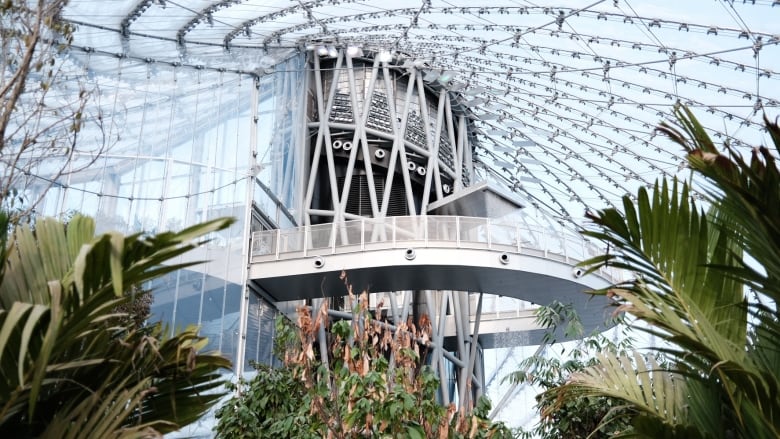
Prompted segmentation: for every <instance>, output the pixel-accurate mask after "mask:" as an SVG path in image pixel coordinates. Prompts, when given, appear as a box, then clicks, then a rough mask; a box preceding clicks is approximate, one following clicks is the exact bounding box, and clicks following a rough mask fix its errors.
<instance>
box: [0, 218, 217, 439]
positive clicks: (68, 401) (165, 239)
mask: <svg viewBox="0 0 780 439" xmlns="http://www.w3.org/2000/svg"><path fill="white" fill-rule="evenodd" d="M4 220H5V221H7V217H5V218H4ZM231 222H232V220H227V219H219V220H213V221H210V222H207V223H204V224H201V225H197V226H193V227H190V228H187V229H184V230H182V231H180V232H175V233H174V232H167V233H161V234H158V235H154V236H148V235H143V234H136V235H131V236H123V235H121V234H119V233H107V234H104V235H101V236H97V237H96V236H95V234H94V233H95V232H94V230H95V225H94V222H93V221H92V219H90V218H87V217H82V216H78V215H77V216H75V217H73V218H72V219H71V220H70V221H69V223H68V224H67V227H65V226H64V225H63V224H62V223H61V222H59V221H57V220H53V219H48V218H43V219H38V220H37V221H36V222H35V227H34V229H32V228H31V227H30V226H29V225H21V226H18V227H16V228H15V229H14V230H13V232H12V233H11V234H10V235H8V236H7V237H6V235H5V234H4V233H0V237H1V238H2V239H3V240H6V239H7V245H3V246H2V252H3V254H2V256H3V258H2V262H3V263H2V265H1V266H2V272H0V276H1V277H0V374H1V375H2V377H1V379H0V436H2V437H15V438H25V437H40V438H54V437H56V438H97V437H100V438H108V437H113V438H119V437H155V436H159V435H161V434H164V433H167V432H171V431H175V430H177V429H179V428H180V427H181V426H184V425H186V424H188V423H190V422H193V421H194V420H196V419H198V418H199V417H200V416H201V415H202V414H203V413H205V411H206V410H207V409H208V408H209V407H210V406H211V405H212V404H213V403H215V402H216V401H217V400H218V398H219V397H220V394H219V393H218V392H217V391H216V390H217V389H218V388H219V387H221V386H222V385H223V384H224V381H223V380H221V379H220V374H219V370H220V369H222V368H229V367H230V362H229V361H228V360H227V359H225V358H223V357H221V356H219V355H218V354H215V353H202V352H200V350H201V349H203V348H204V347H205V345H206V341H207V340H206V339H205V338H203V337H200V336H198V334H197V331H196V330H195V329H194V328H187V329H185V330H183V331H181V332H179V333H178V334H176V335H170V331H169V330H167V329H166V328H164V327H163V326H162V325H160V324H152V325H146V326H142V327H138V326H136V325H129V326H128V325H127V324H126V323H127V320H126V319H125V317H126V316H125V315H124V314H123V313H121V312H118V311H116V309H117V307H118V306H120V305H122V304H125V303H127V302H128V301H129V300H132V297H131V295H130V294H126V293H128V292H130V291H133V289H134V288H136V287H137V286H139V285H141V284H143V283H144V282H146V281H149V280H151V279H154V278H156V277H158V276H161V275H164V274H166V273H169V272H171V271H174V270H177V269H180V268H182V267H185V266H189V265H192V263H179V264H177V263H171V261H172V260H173V259H174V258H176V257H178V256H180V255H182V254H183V253H185V252H187V251H188V250H190V249H192V248H194V247H195V246H197V245H200V244H202V243H203V242H205V239H204V238H203V237H204V235H206V234H207V233H209V232H213V231H216V230H220V229H223V228H225V227H227V226H228V225H229V224H230V223H231Z"/></svg>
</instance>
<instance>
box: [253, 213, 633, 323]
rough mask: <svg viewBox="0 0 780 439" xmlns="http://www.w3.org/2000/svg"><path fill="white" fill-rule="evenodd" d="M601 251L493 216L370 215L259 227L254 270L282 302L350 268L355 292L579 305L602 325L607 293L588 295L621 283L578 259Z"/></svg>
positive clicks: (336, 290)
mask: <svg viewBox="0 0 780 439" xmlns="http://www.w3.org/2000/svg"><path fill="white" fill-rule="evenodd" d="M601 253H602V251H601V250H599V249H598V248H597V247H595V246H593V245H592V244H590V243H588V242H587V241H585V240H584V239H582V238H581V237H580V236H579V235H575V234H561V233H560V232H558V231H555V232H553V231H552V230H546V229H542V228H537V227H532V226H528V225H525V224H520V223H514V224H511V223H506V222H499V221H495V220H491V219H489V218H474V217H461V216H414V217H411V216H407V217H387V218H384V219H373V218H364V219H358V220H352V221H345V222H341V223H328V224H320V225H314V226H305V227H298V228H294V229H286V230H268V231H261V232H256V233H254V234H253V236H252V257H251V263H250V270H249V276H250V278H251V279H253V280H254V281H255V282H256V283H257V284H258V285H259V286H260V287H262V288H263V289H264V290H265V291H266V292H267V293H268V294H270V295H271V296H272V297H273V298H274V299H276V300H300V299H310V298H318V297H335V296H342V295H344V294H346V288H345V285H344V280H342V279H341V274H342V272H346V274H347V276H348V282H349V283H350V284H351V285H352V286H353V289H354V290H355V291H361V290H363V289H368V290H369V291H371V292H382V291H403V290H457V291H469V292H483V293H491V294H498V295H503V296H509V297H514V298H518V299H522V300H526V301H529V302H533V303H537V304H546V303H550V302H551V301H553V300H559V301H562V302H572V303H574V304H575V306H576V307H577V308H578V309H579V310H580V315H581V316H582V317H583V320H584V321H587V320H593V323H594V324H595V325H598V324H599V323H602V322H603V321H604V315H605V312H609V310H606V309H605V308H604V305H605V304H606V302H605V299H603V298H595V299H594V298H592V296H590V295H588V294H584V293H585V292H586V291H587V290H589V289H594V288H603V287H606V286H608V285H610V284H612V283H614V282H615V281H617V280H618V279H617V278H616V273H613V272H610V271H604V270H602V271H599V272H596V273H591V274H588V275H584V276H583V275H582V270H581V269H578V268H575V265H576V264H577V263H578V262H580V261H581V260H583V259H586V258H588V257H592V256H595V255H598V254H601ZM584 323H587V322H584ZM587 326H590V325H587V324H586V327H587Z"/></svg>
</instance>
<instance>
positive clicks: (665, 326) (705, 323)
mask: <svg viewBox="0 0 780 439" xmlns="http://www.w3.org/2000/svg"><path fill="white" fill-rule="evenodd" d="M676 116H677V119H678V123H677V124H676V125H672V124H662V126H661V127H660V128H659V130H660V131H661V132H662V133H664V134H666V135H667V136H668V137H669V138H670V139H672V140H673V141H675V142H676V143H678V144H679V145H681V146H682V147H683V148H684V149H685V152H686V153H687V157H688V164H689V166H690V168H691V170H692V172H693V177H692V183H693V184H697V186H696V187H697V188H698V190H699V192H700V193H703V194H704V196H705V198H706V201H707V203H708V205H709V206H710V207H709V211H708V212H705V211H704V210H703V209H702V208H701V207H699V206H698V205H697V204H696V202H695V201H694V200H693V199H692V197H691V195H690V189H689V185H688V184H685V183H679V182H676V181H672V182H667V181H661V182H660V183H659V184H657V185H656V186H655V188H654V189H653V190H652V192H648V191H646V190H644V189H642V190H640V191H639V194H638V202H637V203H636V204H634V203H632V202H631V200H630V199H629V198H628V197H625V198H624V206H623V212H622V213H621V212H618V211H617V210H614V209H607V210H603V211H600V212H598V213H595V214H593V215H590V219H591V221H592V222H593V227H592V228H591V229H589V230H587V231H586V232H584V233H585V234H586V235H588V236H591V237H593V238H596V239H599V240H601V241H603V242H605V243H607V244H608V245H609V246H610V247H611V248H612V249H613V251H612V252H610V253H609V254H607V255H603V256H601V257H598V258H595V259H591V260H589V261H586V262H584V263H583V264H584V265H585V266H586V267H588V269H589V270H595V269H598V268H600V267H602V266H604V265H608V266H613V267H617V268H622V269H625V270H628V271H630V272H632V273H633V275H634V276H633V278H632V279H631V280H629V281H627V282H624V283H622V284H619V285H614V286H613V287H611V288H609V289H607V290H605V291H601V293H602V294H607V295H610V296H613V297H614V298H615V299H616V301H617V303H618V305H619V308H618V309H619V310H620V311H622V312H625V313H628V314H630V315H632V316H633V317H634V318H635V319H636V320H637V321H639V322H643V323H645V324H646V325H647V326H642V327H640V329H641V328H644V329H643V330H645V331H647V332H649V333H650V334H653V335H655V336H657V337H659V338H660V339H662V340H664V343H663V344H662V345H661V346H660V347H658V348H656V349H657V350H658V351H660V352H662V353H663V354H665V355H666V357H667V358H669V360H670V363H671V364H670V367H669V368H668V369H667V368H661V367H659V366H658V365H656V364H654V363H653V361H652V359H647V358H644V357H643V356H640V355H634V356H633V358H631V357H630V356H622V355H618V354H613V353H605V354H604V355H602V356H601V357H600V358H599V363H598V364H597V365H595V366H593V367H591V368H588V369H586V370H584V371H583V372H581V373H578V374H575V375H574V376H573V378H572V380H571V382H570V383H568V384H566V385H564V386H562V387H561V388H559V389H554V390H552V391H551V392H553V393H554V394H555V396H556V398H557V399H558V400H559V401H561V402H564V401H567V400H568V399H570V398H573V397H578V396H580V395H598V396H611V397H615V398H620V399H622V400H624V401H626V402H627V403H628V404H631V405H632V406H633V407H634V408H635V409H636V410H637V414H636V415H632V418H631V421H632V424H633V426H634V431H633V432H632V433H631V435H632V436H640V437H669V438H699V437H700V438H777V437H780V393H778V390H780V379H779V378H778V372H780V315H778V308H777V303H778V299H780V283H778V279H780V171H779V170H778V167H777V163H776V160H775V156H776V155H777V154H778V151H780V128H778V125H777V123H773V122H771V121H769V120H768V119H766V118H765V123H766V128H767V130H768V132H769V133H770V135H771V137H772V139H773V141H774V143H775V150H774V151H773V150H770V149H769V148H766V147H758V148H755V149H754V150H753V151H752V153H751V157H750V159H749V160H745V159H743V158H742V157H741V156H740V155H739V153H738V152H737V151H736V150H735V149H734V148H733V147H732V146H731V145H729V144H726V145H724V147H723V148H724V152H722V153H721V152H720V151H719V150H718V149H717V148H716V146H715V144H714V143H713V142H712V140H711V139H710V138H709V136H708V135H707V133H706V132H705V130H704V129H703V128H702V126H701V124H700V123H699V122H698V121H697V120H696V118H695V117H694V116H693V115H692V114H691V112H690V111H689V110H687V109H685V108H678V109H677V110H676ZM553 409H554V408H553Z"/></svg>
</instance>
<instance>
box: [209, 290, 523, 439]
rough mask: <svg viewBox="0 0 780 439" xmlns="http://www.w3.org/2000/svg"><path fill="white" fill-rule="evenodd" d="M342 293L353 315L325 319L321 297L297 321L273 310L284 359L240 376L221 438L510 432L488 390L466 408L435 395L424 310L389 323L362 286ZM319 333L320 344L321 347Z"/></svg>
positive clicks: (224, 412) (224, 413) (223, 414)
mask: <svg viewBox="0 0 780 439" xmlns="http://www.w3.org/2000/svg"><path fill="white" fill-rule="evenodd" d="M349 299H350V303H354V304H355V306H354V316H355V317H354V318H353V319H352V320H351V321H350V320H339V321H335V322H331V321H330V320H329V317H328V312H327V309H328V308H327V301H323V303H322V307H320V308H319V309H316V310H315V313H314V314H312V313H311V311H310V310H309V308H307V307H303V308H300V309H299V310H298V322H297V325H293V324H291V323H290V322H289V321H288V320H286V319H285V318H284V317H279V318H278V320H277V326H276V329H277V331H276V341H277V345H276V351H277V356H278V357H279V358H280V359H281V360H282V362H283V364H284V367H281V368H278V369H274V368H270V367H267V366H259V365H258V366H256V367H257V374H256V376H255V377H254V378H253V379H252V380H251V381H249V382H242V383H239V385H238V390H239V395H238V396H236V397H234V398H233V399H232V400H230V401H229V402H228V403H227V404H225V405H224V406H222V407H221V408H220V409H219V411H218V413H217V418H218V419H219V422H218V425H217V427H216V431H217V437H218V438H222V439H228V438H265V437H279V438H320V437H334V438H351V437H383V438H385V437H386V438H420V439H422V438H448V437H450V438H508V437H512V433H511V431H510V430H509V429H508V428H506V427H505V426H504V425H503V424H500V423H493V422H491V421H489V420H488V419H487V415H488V411H489V409H490V406H489V403H488V402H487V400H485V399H482V400H480V401H479V402H478V404H477V406H476V407H474V408H473V411H472V412H471V413H466V412H458V411H456V409H455V405H450V406H449V407H444V406H441V405H440V404H438V403H437V402H436V393H437V391H438V390H439V388H440V387H439V380H438V378H437V377H436V375H435V373H434V372H433V371H432V370H431V369H430V368H429V367H427V366H424V365H422V366H421V361H420V341H422V340H423V339H425V337H426V336H428V337H429V335H430V334H429V331H430V328H428V327H426V326H430V324H427V325H426V323H425V321H426V318H423V319H421V321H420V326H421V327H420V328H417V327H416V326H415V325H414V324H413V323H411V322H409V323H401V324H399V325H398V326H397V327H396V328H395V330H394V331H393V330H392V329H391V328H390V327H389V326H388V324H387V323H386V322H384V321H381V320H378V319H375V318H374V317H373V315H372V312H370V310H369V307H368V295H367V294H366V293H365V292H364V293H363V294H361V295H360V296H359V297H358V298H355V297H353V296H352V293H351V292H350V295H349ZM325 326H327V327H328V331H327V336H326V335H325V332H326V331H325ZM320 336H323V337H325V336H326V337H327V341H326V342H325V343H326V345H327V349H324V350H323V349H319V347H320V345H319V343H320V340H323V341H324V339H322V338H320ZM428 339H429V338H428ZM321 352H326V355H325V356H322V355H321V354H320V353H321Z"/></svg>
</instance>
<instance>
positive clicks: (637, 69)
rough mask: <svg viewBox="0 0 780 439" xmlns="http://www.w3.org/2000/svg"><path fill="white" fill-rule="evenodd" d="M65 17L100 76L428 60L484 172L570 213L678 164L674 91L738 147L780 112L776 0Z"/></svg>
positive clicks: (457, 3) (281, 3)
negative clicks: (298, 58) (341, 55)
mask: <svg viewBox="0 0 780 439" xmlns="http://www.w3.org/2000/svg"><path fill="white" fill-rule="evenodd" d="M65 17H66V18H67V19H68V20H70V21H72V22H73V23H74V24H76V29H77V30H76V33H75V36H74V44H73V48H72V50H71V52H70V53H71V55H72V58H73V59H74V60H77V61H79V62H82V63H86V62H88V68H89V70H90V72H91V74H95V75H103V76H105V77H109V78H110V77H112V76H113V77H116V76H117V72H116V65H117V63H116V62H115V61H112V59H116V58H119V59H123V58H136V59H141V60H146V61H147V63H148V64H150V65H153V64H154V63H167V64H171V65H192V66H198V67H199V68H200V69H208V70H213V71H241V72H249V73H252V74H257V75H273V74H274V73H275V72H277V69H281V68H289V67H286V66H288V65H289V64H284V66H285V67H279V66H282V64H279V63H280V62H281V61H283V60H285V59H287V58H289V57H290V56H291V55H292V54H295V53H298V52H301V51H304V50H311V49H314V48H317V49H320V50H328V49H330V48H331V47H334V48H335V47H340V48H350V50H354V51H356V52H359V51H364V52H365V51H370V52H373V53H380V54H382V56H384V57H386V58H387V60H388V61H391V62H394V63H398V64H401V65H403V64H408V65H414V66H417V67H419V68H422V69H424V70H425V71H426V80H427V81H438V82H439V83H440V84H441V85H442V86H445V87H448V88H450V89H452V90H455V91H460V92H462V103H463V105H465V106H468V107H470V108H471V110H472V111H473V113H474V115H475V118H476V119H477V121H476V126H477V132H478V137H479V138H480V141H481V145H480V148H479V149H478V151H477V154H478V159H479V162H478V164H479V165H480V170H479V172H480V173H481V174H482V176H483V177H486V178H489V179H492V180H496V181H499V182H501V183H503V184H504V185H505V186H506V187H507V188H509V189H511V190H513V191H514V192H515V193H516V194H518V195H519V196H521V197H523V198H524V199H525V201H526V203H527V205H528V206H529V207H530V208H531V209H532V210H534V211H538V212H540V213H542V214H545V216H549V217H552V218H553V219H554V220H555V221H557V222H559V223H561V224H565V225H569V226H572V225H577V224H580V223H581V218H582V215H583V213H584V212H585V210H586V209H596V208H602V207H605V206H610V205H613V204H616V203H618V200H619V199H620V197H621V196H622V195H624V194H625V193H634V192H635V191H636V188H637V187H638V186H640V185H645V186H648V185H652V184H653V182H654V181H655V180H656V179H657V178H659V177H661V176H667V177H669V176H674V175H679V176H681V177H683V178H684V177H685V176H686V175H687V173H686V172H685V167H684V160H683V156H682V155H681V151H680V149H679V148H678V147H676V146H675V145H673V144H671V143H670V142H669V141H667V140H666V139H663V138H661V137H659V136H657V135H656V134H655V133H654V130H653V129H654V127H655V126H656V125H657V124H658V123H659V122H660V121H661V120H664V119H668V118H669V117H670V116H671V112H672V109H673V107H674V105H675V104H676V103H678V102H679V103H683V104H685V105H687V106H689V107H690V108H691V109H692V110H693V111H694V113H695V114H696V115H697V117H699V118H700V120H701V121H702V122H703V124H704V125H705V126H706V127H707V128H708V129H709V130H711V132H712V133H713V135H714V136H715V137H716V140H719V141H726V140H729V141H730V142H731V143H732V144H734V145H736V146H738V147H740V148H744V149H745V150H748V149H749V148H750V147H751V146H754V145H757V144H763V143H767V139H768V135H767V134H766V133H765V132H764V130H763V123H762V117H763V115H764V114H765V113H766V114H767V116H769V117H771V118H774V117H776V116H777V115H778V113H780V111H778V106H779V104H778V101H780V47H779V46H780V27H778V25H777V23H780V0H753V1H727V0H718V1H712V0H706V1H705V0H686V1H684V2H683V1H679V0H678V1H671V0H659V1H653V2H647V1H638V0H630V1H629V0H601V1H593V0H588V1H584V0H569V1H544V0H537V1H522V0H494V1H491V2H483V3H482V4H479V3H475V2H472V1H465V0H446V1H443V0H422V1H419V0H418V1H407V0H396V1H394V2H387V1H377V0H328V1H324V0H315V1H310V0H297V1H287V0H223V1H204V0H175V1H174V0H141V1H139V0H113V1H106V0H99V1H98V0H71V2H70V4H69V6H68V7H67V9H66V11H65ZM95 53H99V54H108V55H114V56H109V57H106V56H103V57H96V56H91V54H95ZM147 75H148V71H147V69H144V68H137V69H127V70H124V71H122V72H121V79H119V80H117V81H116V83H115V86H116V87H122V81H134V80H140V79H139V78H142V77H143V78H144V80H146V78H147V77H148V76H147ZM204 86H207V85H204V84H200V83H199V82H198V84H197V85H193V89H195V88H197V87H204ZM177 93H179V94H182V93H186V90H184V89H183V88H182V87H178V88H177ZM126 105H128V106H132V100H129V101H128V104H126Z"/></svg>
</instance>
